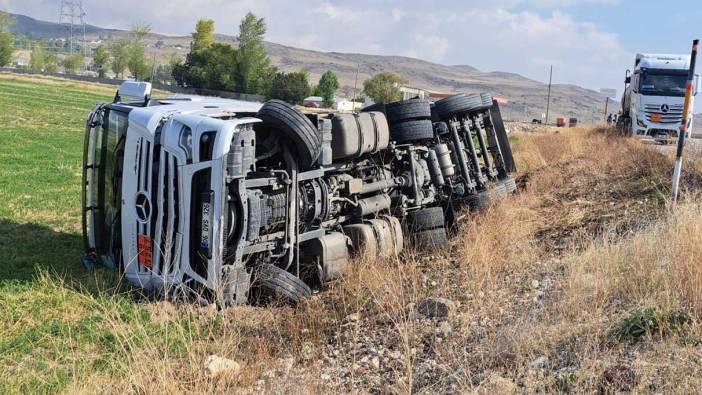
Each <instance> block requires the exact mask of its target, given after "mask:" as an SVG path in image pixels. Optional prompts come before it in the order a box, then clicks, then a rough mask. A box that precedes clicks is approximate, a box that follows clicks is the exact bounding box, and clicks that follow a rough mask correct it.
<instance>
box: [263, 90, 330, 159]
mask: <svg viewBox="0 0 702 395" xmlns="http://www.w3.org/2000/svg"><path fill="white" fill-rule="evenodd" d="M256 118H258V119H260V120H261V121H263V124H262V125H261V126H260V127H263V128H265V129H272V130H276V131H279V132H280V133H282V134H283V136H285V137H286V138H288V139H289V140H291V141H292V143H293V145H294V146H295V150H296V153H297V155H296V157H297V158H298V160H299V162H298V163H299V165H300V166H301V167H302V169H307V168H309V167H311V166H312V165H313V164H314V162H315V161H316V160H317V158H318V157H319V154H320V152H321V151H322V136H320V133H319V131H318V130H317V128H316V127H315V126H314V125H313V124H312V121H310V120H309V119H308V118H307V117H306V116H304V115H303V114H302V113H301V112H299V111H298V110H296V109H295V108H293V107H292V106H290V105H289V104H288V103H286V102H284V101H282V100H269V101H267V102H266V103H265V104H263V107H261V109H260V110H259V111H258V113H257V114H256Z"/></svg>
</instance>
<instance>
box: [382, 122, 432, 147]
mask: <svg viewBox="0 0 702 395" xmlns="http://www.w3.org/2000/svg"><path fill="white" fill-rule="evenodd" d="M390 138H391V139H392V140H395V141H396V142H398V143H409V142H414V141H421V140H431V139H433V138H434V128H433V125H432V123H431V120H429V119H423V120H419V121H407V122H401V123H397V124H394V125H392V126H390Z"/></svg>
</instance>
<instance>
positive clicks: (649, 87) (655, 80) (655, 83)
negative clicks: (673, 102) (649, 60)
mask: <svg viewBox="0 0 702 395" xmlns="http://www.w3.org/2000/svg"><path fill="white" fill-rule="evenodd" d="M686 84H687V73H684V74H683V73H680V72H674V73H671V72H670V70H669V71H667V73H666V72H664V71H647V72H643V73H642V74H641V79H640V83H639V91H640V92H641V93H642V94H644V95H658V96H684V95H685V85H686Z"/></svg>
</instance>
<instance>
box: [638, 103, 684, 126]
mask: <svg viewBox="0 0 702 395" xmlns="http://www.w3.org/2000/svg"><path fill="white" fill-rule="evenodd" d="M644 111H645V113H646V120H647V121H649V122H657V123H664V124H676V123H680V120H681V119H682V113H683V106H682V104H673V105H670V106H669V109H668V111H667V112H664V111H663V110H662V109H661V105H659V104H647V105H646V106H645V107H644ZM654 115H659V116H660V117H661V119H660V121H654V120H653V119H652V117H653V116H654Z"/></svg>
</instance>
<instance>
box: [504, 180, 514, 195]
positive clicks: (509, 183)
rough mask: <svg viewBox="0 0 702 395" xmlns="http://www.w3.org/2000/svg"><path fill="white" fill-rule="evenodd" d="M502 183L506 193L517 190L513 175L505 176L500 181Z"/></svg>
mask: <svg viewBox="0 0 702 395" xmlns="http://www.w3.org/2000/svg"><path fill="white" fill-rule="evenodd" d="M502 185H504V187H505V191H506V192H507V194H508V195H509V194H512V193H514V191H516V190H517V181H515V180H514V177H507V178H506V179H504V180H503V181H502Z"/></svg>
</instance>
